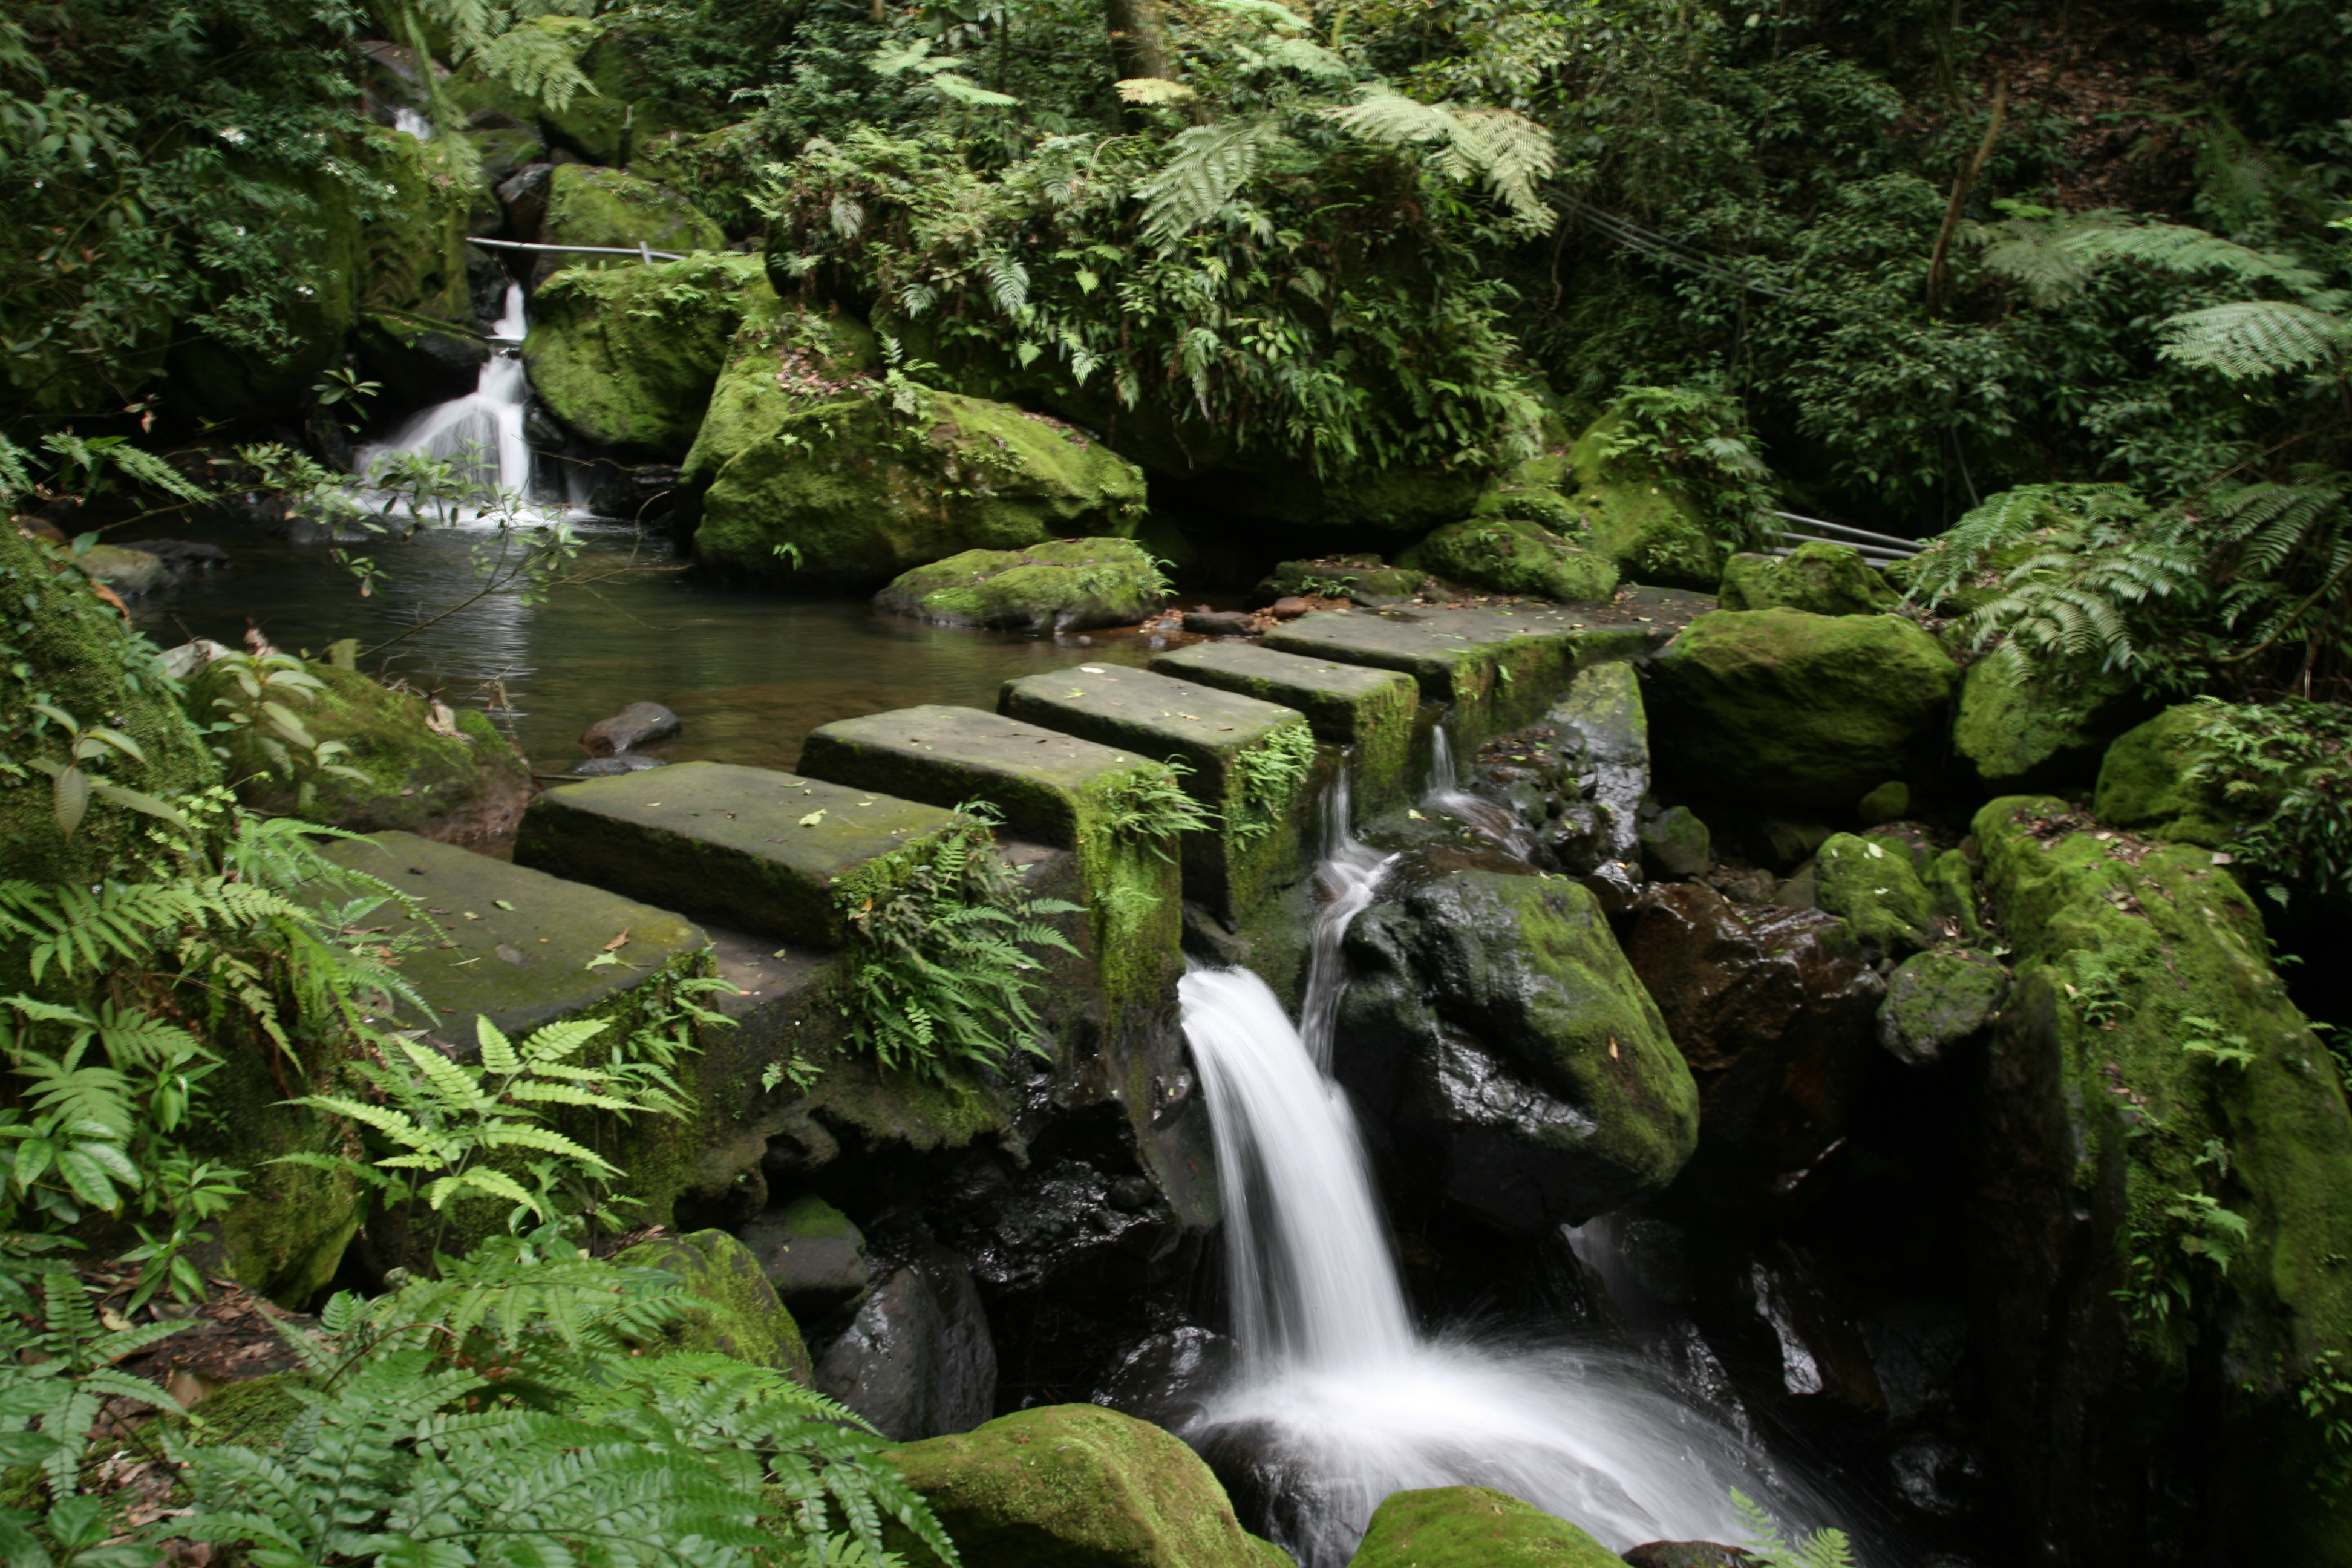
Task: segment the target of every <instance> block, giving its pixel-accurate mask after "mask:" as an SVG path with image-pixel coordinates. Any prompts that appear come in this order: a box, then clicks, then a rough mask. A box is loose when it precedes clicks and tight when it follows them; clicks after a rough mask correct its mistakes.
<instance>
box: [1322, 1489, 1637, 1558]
mask: <svg viewBox="0 0 2352 1568" xmlns="http://www.w3.org/2000/svg"><path fill="white" fill-rule="evenodd" d="M1348 1568H1624V1560H1623V1559H1622V1558H1621V1557H1619V1556H1618V1555H1617V1554H1616V1553H1615V1552H1612V1551H1610V1550H1609V1549H1608V1548H1607V1547H1605V1546H1603V1545H1601V1542H1597V1541H1595V1540H1593V1539H1592V1537H1591V1536H1590V1535H1587V1534H1585V1533H1584V1531H1580V1530H1579V1529H1577V1527H1576V1526H1574V1525H1572V1524H1570V1523H1569V1522H1568V1521H1566V1520H1564V1519H1561V1518H1559V1517H1558V1516H1557V1515H1554V1514H1549V1513H1546V1512H1544V1511H1543V1510H1541V1509H1539V1508H1536V1507H1534V1506H1533V1505H1531V1504H1528V1503H1524V1502H1521V1501H1520V1500H1518V1499H1517V1498H1515V1497H1512V1496H1511V1495H1510V1494H1509V1493H1507V1492H1498V1491H1496V1489H1494V1488H1492V1487H1431V1488H1428V1489H1425V1490H1422V1491H1410V1492H1391V1494H1390V1495H1389V1496H1388V1497H1387V1498H1385V1499H1383V1500H1381V1506H1380V1507H1379V1508H1378V1509H1376V1510H1373V1512H1372V1521H1371V1523H1370V1525H1368V1526H1367V1527H1366V1528H1365V1530H1364V1540H1363V1544H1362V1545H1360V1546H1359V1547H1358V1548H1357V1549H1356V1555H1355V1556H1353V1557H1352V1558H1350V1559H1349V1562H1348Z"/></svg>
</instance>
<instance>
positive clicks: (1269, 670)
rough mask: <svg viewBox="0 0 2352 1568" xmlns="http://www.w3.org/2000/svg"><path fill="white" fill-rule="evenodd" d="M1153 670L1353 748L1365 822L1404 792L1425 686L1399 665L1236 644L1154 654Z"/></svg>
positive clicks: (1359, 803) (1361, 815)
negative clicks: (1275, 708)
mask: <svg viewBox="0 0 2352 1568" xmlns="http://www.w3.org/2000/svg"><path fill="white" fill-rule="evenodd" d="M1151 668H1152V669H1154V670H1155V671H1157V672H1159V673H1160V674H1162V675H1171V676H1174V677H1176V678H1177V679H1181V680H1192V681H1197V682H1199V683H1200V684H1201V685H1202V686H1213V687H1215V688H1216V689H1219V690H1221V691H1233V692H1239V693H1240V694H1242V695H1243V696H1245V697H1255V698H1257V699H1258V700H1261V701H1265V702H1276V703H1280V704H1281V705H1282V706H1284V707H1286V708H1296V709H1297V710H1298V711H1300V712H1301V713H1304V714H1306V715H1307V723H1308V724H1310V725H1311V726H1313V727H1314V731H1315V738H1316V739H1317V740H1318V741H1321V742H1325V743H1326V744H1327V745H1333V746H1343V747H1347V748H1349V750H1350V751H1351V752H1353V753H1354V759H1353V760H1354V769H1355V778H1354V789H1353V795H1354V806H1355V811H1356V814H1357V816H1358V817H1359V818H1360V819H1365V818H1370V817H1371V816H1377V815H1379V814H1380V813H1381V811H1384V810H1386V809H1387V808H1388V807H1389V806H1391V805H1395V804H1397V803H1398V802H1400V801H1402V799H1403V798H1404V796H1405V795H1406V793H1407V783H1406V775H1407V772H1408V770H1409V769H1410V767H1411V766H1412V730H1413V720H1414V718H1415V715H1416V714H1417V712H1418V710H1419V709H1420V706H1421V689H1420V687H1419V686H1418V685H1417V684H1416V683H1415V682H1414V680H1413V679H1412V677H1411V676H1409V675H1407V674H1405V673H1404V672H1403V671H1402V670H1395V669H1379V668H1373V667H1372V666H1370V665H1363V664H1340V663H1338V662H1335V661H1334V660H1331V659H1328V658H1305V657H1303V656H1301V655H1298V654H1295V653H1277V652H1276V651H1275V650H1274V649H1273V648H1268V647H1257V646H1256V645H1255V644H1252V643H1232V642H1204V643H1197V644H1195V645H1193V646H1192V647H1185V648H1178V649H1176V650H1174V651H1173V652H1171V653H1163V654H1160V655H1159V656H1158V657H1157V658H1153V659H1152V661H1151Z"/></svg>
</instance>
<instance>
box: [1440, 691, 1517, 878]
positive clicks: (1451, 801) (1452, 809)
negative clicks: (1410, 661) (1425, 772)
mask: <svg viewBox="0 0 2352 1568" xmlns="http://www.w3.org/2000/svg"><path fill="white" fill-rule="evenodd" d="M1429 746H1430V752H1429V786H1428V788H1427V789H1426V790H1424V791H1423V794H1422V797H1421V804H1422V805H1425V806H1427V807H1429V809H1430V810H1432V811H1440V812H1444V814H1445V815H1446V816H1451V817H1454V818H1455V819H1457V820H1459V821H1461V822H1464V823H1466V824H1467V825H1468V826H1470V827H1472V828H1473V829H1475V831H1477V832H1478V833H1480V834H1482V835H1484V836H1485V837H1488V838H1491V839H1493V840H1494V841H1495V842H1496V844H1498V845H1500V846H1501V847H1503V848H1505V849H1507V850H1508V851H1510V852H1511V853H1512V854H1514V855H1517V856H1518V857H1519V858H1522V859H1525V858H1527V855H1528V851H1529V850H1530V849H1532V848H1534V847H1535V843H1534V840H1532V839H1531V838H1529V837H1528V830H1527V826H1526V825H1525V824H1523V823H1521V822H1520V821H1519V814H1518V813H1517V812H1515V811H1513V810H1512V809H1511V808H1510V807H1508V806H1507V805H1498V804H1496V802H1494V801H1491V800H1488V799H1486V797H1485V796H1483V795H1472V794H1471V793H1470V792H1469V791H1468V790H1466V789H1464V788H1463V787H1462V781H1461V778H1460V775H1459V773H1458V771H1457V769H1456V767H1455V764H1454V739H1453V737H1452V736H1450V735H1448V734H1447V733H1446V732H1445V726H1444V724H1439V725H1438V726H1437V727H1436V728H1435V729H1433V730H1432V731H1430V732H1429Z"/></svg>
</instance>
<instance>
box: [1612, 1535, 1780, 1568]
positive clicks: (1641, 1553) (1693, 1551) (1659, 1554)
mask: <svg viewBox="0 0 2352 1568" xmlns="http://www.w3.org/2000/svg"><path fill="white" fill-rule="evenodd" d="M1625 1561H1626V1562H1628V1563H1632V1564H1633V1568H1748V1565H1749V1564H1751V1563H1756V1562H1757V1561H1758V1559H1757V1558H1755V1557H1752V1556H1750V1555H1748V1553H1747V1552H1742V1551H1741V1550H1739V1548H1738V1547H1737V1546H1725V1545H1722V1544H1720V1543H1718V1542H1713V1541H1653V1542H1650V1543H1649V1544H1647V1545H1645V1546H1636V1547H1634V1548H1633V1550H1632V1551H1631V1552H1626V1553H1625Z"/></svg>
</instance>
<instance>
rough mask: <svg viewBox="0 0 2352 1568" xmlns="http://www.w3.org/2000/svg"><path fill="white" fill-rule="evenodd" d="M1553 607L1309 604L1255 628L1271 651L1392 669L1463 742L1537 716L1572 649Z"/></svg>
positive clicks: (1572, 638)
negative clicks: (1306, 609) (1269, 626)
mask: <svg viewBox="0 0 2352 1568" xmlns="http://www.w3.org/2000/svg"><path fill="white" fill-rule="evenodd" d="M1565 616H1566V612H1564V611H1557V610H1541V611H1528V612H1523V613H1516V614H1515V613H1511V612H1509V611H1503V610H1485V609H1465V610H1452V609H1438V608H1415V609H1411V610H1400V611H1395V612H1391V613H1390V614H1386V615H1377V616H1375V615H1362V614H1358V613H1356V612H1354V611H1345V610H1318V611H1317V612H1316V613H1314V614H1313V615H1308V616H1300V617H1299V618H1298V619H1297V620H1295V621H1293V622H1291V623H1290V624H1289V625H1287V626H1276V628H1275V629H1274V630H1272V631H1270V632H1268V633H1266V634H1265V647H1270V648H1273V649H1275V650H1276V651H1277V652H1280V653H1291V654H1297V655H1300V656H1302V657H1304V658H1320V659H1327V660H1328V661H1330V662H1332V663H1335V664H1361V665H1369V666H1370V667H1371V668H1376V669H1400V670H1402V671H1404V672H1405V673H1406V674H1408V675H1410V676H1412V678H1413V679H1414V680H1415V681H1417V682H1418V683H1419V684H1420V686H1421V694H1422V697H1423V700H1425V701H1430V702H1442V703H1444V704H1446V705H1447V707H1448V708H1449V709H1450V710H1451V711H1449V712H1448V713H1447V714H1446V727H1447V729H1448V730H1449V731H1451V732H1452V733H1453V736H1454V745H1455V746H1456V747H1457V748H1459V749H1461V750H1464V751H1465V752H1466V751H1467V750H1468V749H1469V748H1471V747H1473V746H1475V745H1477V744H1478V743H1479V742H1482V741H1484V740H1485V739H1486V737H1487V736H1489V735H1493V734H1496V733H1499V732H1500V731H1505V730H1516V729H1517V728H1518V727H1519V726H1520V725H1522V724H1528V723H1532V722H1534V721H1536V720H1538V719H1539V718H1541V717H1542V716H1543V714H1544V712H1545V710H1547V709H1548V708H1549V706H1550V705H1551V700H1552V699H1553V698H1554V697H1555V696H1556V695H1557V694H1558V693H1559V687H1560V683H1561V681H1562V680H1563V679H1565V678H1566V677H1567V675H1568V674H1569V671H1570V668H1572V667H1573V665H1574V663H1575V662H1576V658H1577V651H1578V647H1577V637H1578V634H1577V633H1576V632H1575V630H1574V629H1573V628H1572V627H1570V625H1569V624H1568V622H1567V620H1566V619H1565Z"/></svg>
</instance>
